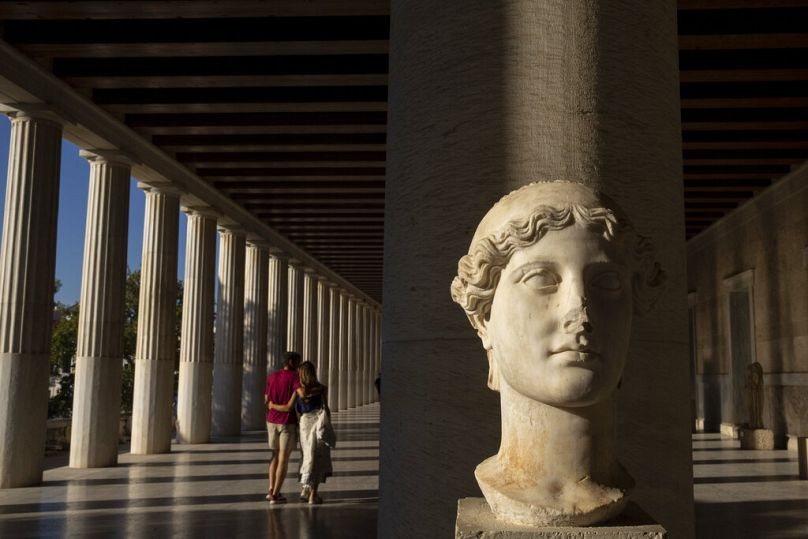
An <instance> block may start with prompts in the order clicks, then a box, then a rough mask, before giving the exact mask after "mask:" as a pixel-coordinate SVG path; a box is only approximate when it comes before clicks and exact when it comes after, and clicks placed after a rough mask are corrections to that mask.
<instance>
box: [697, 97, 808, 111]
mask: <svg viewBox="0 0 808 539" xmlns="http://www.w3.org/2000/svg"><path fill="white" fill-rule="evenodd" d="M788 107H808V97H719V98H685V99H682V108H683V109H745V108H750V109H751V108H755V109H764V108H788Z"/></svg>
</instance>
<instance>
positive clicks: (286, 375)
mask: <svg viewBox="0 0 808 539" xmlns="http://www.w3.org/2000/svg"><path fill="white" fill-rule="evenodd" d="M299 365H300V354H298V353H297V352H286V358H285V361H284V365H283V368H282V369H280V370H277V371H275V372H273V373H272V374H270V375H269V376H268V377H267V388H266V392H265V393H264V402H265V403H266V405H267V409H268V411H267V433H268V435H269V448H270V449H271V450H272V460H271V461H270V462H269V493H268V494H267V500H269V503H282V502H285V501H286V498H284V497H283V496H281V485H283V480H284V479H285V478H286V469H287V467H288V465H289V454H290V453H291V452H292V449H294V447H295V445H297V415H296V413H295V411H294V409H293V410H291V411H289V412H279V411H277V410H269V403H270V402H274V403H276V404H286V403H287V402H289V399H291V398H292V394H293V393H294V392H295V387H296V385H297V384H298V378H297V367H298V366H299Z"/></svg>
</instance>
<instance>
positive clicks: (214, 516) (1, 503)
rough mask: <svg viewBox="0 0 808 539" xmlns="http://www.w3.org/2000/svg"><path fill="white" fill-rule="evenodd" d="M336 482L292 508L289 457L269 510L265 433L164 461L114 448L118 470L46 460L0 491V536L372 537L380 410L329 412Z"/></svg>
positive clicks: (296, 455)
mask: <svg viewBox="0 0 808 539" xmlns="http://www.w3.org/2000/svg"><path fill="white" fill-rule="evenodd" d="M333 422H334V426H335V428H336V431H337V448H336V449H335V450H334V451H333V452H332V459H333V463H334V476H333V477H331V478H329V479H328V482H327V483H326V484H324V485H323V486H322V487H321V489H320V492H321V496H322V498H323V504H322V505H317V506H309V505H308V504H306V503H302V502H299V501H297V500H298V497H297V495H298V493H299V492H300V491H299V488H298V486H299V485H298V482H297V468H298V465H299V463H300V451H299V450H295V451H294V452H293V453H292V461H291V464H290V467H289V473H288V474H287V476H286V482H285V483H284V489H283V493H284V494H285V495H286V497H287V498H288V500H289V502H288V503H286V504H281V505H269V503H268V502H267V501H266V500H265V499H264V496H265V495H266V490H267V477H266V475H267V463H268V459H269V455H270V452H269V450H268V449H267V442H266V433H265V432H263V431H256V432H248V433H243V434H242V435H241V436H239V437H234V438H222V439H218V440H215V443H210V444H200V445H181V444H174V445H172V452H171V453H166V454H161V455H131V454H130V453H128V452H126V451H128V447H125V446H121V452H122V454H121V455H120V456H119V464H118V466H117V467H115V468H95V469H72V468H68V467H67V455H66V454H65V455H58V456H54V457H48V458H47V459H46V467H47V468H49V469H47V470H46V471H45V474H44V482H43V484H42V486H39V487H29V488H15V489H1V490H0V537H93V536H95V537H150V538H154V539H156V538H158V537H159V538H162V537H189V538H190V537H194V538H197V537H217V538H218V537H270V538H278V539H281V538H287V537H289V538H298V537H299V538H301V539H307V538H315V537H316V538H318V539H320V538H335V539H336V538H349V537H350V538H356V537H362V538H365V537H375V536H376V514H377V501H378V488H379V480H378V474H379V404H378V403H374V404H369V405H366V406H361V407H357V408H353V409H350V410H346V411H342V412H334V414H333Z"/></svg>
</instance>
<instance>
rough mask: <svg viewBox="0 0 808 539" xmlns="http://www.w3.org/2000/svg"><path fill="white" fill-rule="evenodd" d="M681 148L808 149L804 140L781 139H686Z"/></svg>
mask: <svg viewBox="0 0 808 539" xmlns="http://www.w3.org/2000/svg"><path fill="white" fill-rule="evenodd" d="M682 149H683V150H808V139H806V140H783V141H758V142H755V141H734V140H727V141H722V140H715V141H693V142H690V141H686V142H682Z"/></svg>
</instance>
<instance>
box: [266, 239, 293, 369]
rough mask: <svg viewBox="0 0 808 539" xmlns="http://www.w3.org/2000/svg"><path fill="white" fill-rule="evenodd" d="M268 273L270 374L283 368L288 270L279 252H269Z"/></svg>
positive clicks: (268, 353)
mask: <svg viewBox="0 0 808 539" xmlns="http://www.w3.org/2000/svg"><path fill="white" fill-rule="evenodd" d="M268 273H269V279H268V280H269V287H268V293H267V355H268V361H269V368H268V371H270V372H271V371H274V370H277V369H280V368H281V367H282V366H283V353H284V352H285V351H286V325H287V324H286V320H287V314H288V301H289V299H288V296H289V270H288V265H287V261H286V256H285V255H284V254H283V253H282V252H281V251H277V250H272V251H271V252H270V257H269V269H268Z"/></svg>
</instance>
